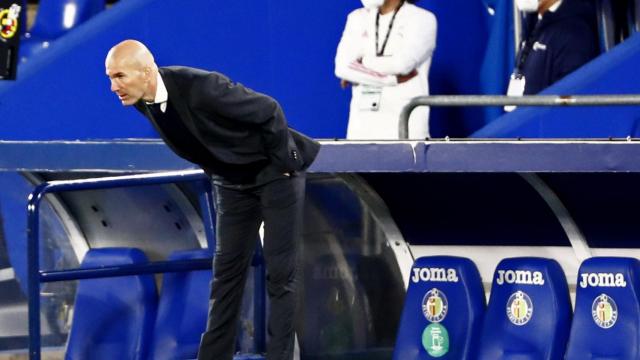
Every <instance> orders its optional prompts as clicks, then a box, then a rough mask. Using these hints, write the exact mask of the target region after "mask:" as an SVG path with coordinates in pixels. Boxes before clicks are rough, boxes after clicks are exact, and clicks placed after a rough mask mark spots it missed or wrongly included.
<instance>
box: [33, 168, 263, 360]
mask: <svg viewBox="0 0 640 360" xmlns="http://www.w3.org/2000/svg"><path fill="white" fill-rule="evenodd" d="M188 181H208V177H207V176H206V175H205V174H204V172H202V171H200V170H194V171H184V172H165V173H155V174H143V175H126V176H112V177H102V178H91V179H82V180H68V181H50V182H45V183H43V184H40V185H38V186H36V188H35V189H34V190H33V191H32V192H31V194H30V195H29V202H28V206H27V212H28V234H27V236H28V239H27V242H28V244H27V257H28V259H27V261H28V269H27V270H28V290H27V291H28V301H29V359H30V360H40V355H41V354H40V353H41V334H40V329H41V328H40V283H46V282H54V281H69V280H79V279H92V278H102V277H114V276H127V275H136V274H152V273H166V272H182V271H192V270H205V269H211V259H199V260H173V261H156V262H149V263H146V264H136V265H114V266H107V267H100V268H76V269H64V270H55V271H41V270H40V247H39V242H40V232H39V231H40V230H39V223H40V216H39V212H40V205H41V202H42V200H43V199H44V198H45V195H47V194H53V193H59V192H66V191H78V190H97V189H112V188H119V187H131V186H148V185H163V184H171V183H176V182H188ZM206 189H207V190H206V191H204V194H203V195H204V196H205V200H206V203H207V206H206V207H207V209H203V218H204V219H203V222H204V223H205V228H208V231H205V232H206V233H207V234H208V236H209V237H211V236H212V229H213V216H214V215H213V214H214V210H213V198H212V197H213V196H212V193H211V191H210V189H209V188H208V187H206ZM252 265H254V266H255V265H256V261H255V259H254V262H253V263H252ZM256 269H257V271H258V272H259V274H258V275H262V272H263V271H264V268H263V267H262V266H257V267H256ZM255 290H256V293H257V294H264V280H263V276H256V283H255ZM254 307H255V312H254V314H255V322H256V323H255V327H256V329H264V328H265V326H264V314H265V299H264V296H255V297H254ZM254 340H255V347H256V349H257V350H259V351H262V350H264V348H265V335H264V333H263V331H256V332H255V338H254Z"/></svg>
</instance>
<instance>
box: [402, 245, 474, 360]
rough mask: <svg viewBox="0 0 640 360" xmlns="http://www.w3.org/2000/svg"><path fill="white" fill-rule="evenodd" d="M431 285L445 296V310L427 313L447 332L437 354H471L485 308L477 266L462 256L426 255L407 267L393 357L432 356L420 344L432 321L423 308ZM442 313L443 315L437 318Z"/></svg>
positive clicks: (460, 356)
mask: <svg viewBox="0 0 640 360" xmlns="http://www.w3.org/2000/svg"><path fill="white" fill-rule="evenodd" d="M420 275H421V276H420ZM445 280H448V281H445ZM434 288H435V289H437V290H438V292H439V297H440V299H442V301H443V302H444V299H445V298H446V303H447V311H446V313H444V310H443V311H442V313H441V314H440V315H439V316H437V317H436V318H433V315H430V317H431V318H432V320H433V321H434V322H439V324H440V325H442V326H444V328H445V329H446V330H447V332H448V335H449V351H448V352H447V353H446V354H444V355H442V356H440V357H438V358H439V359H443V360H444V359H470V358H475V355H476V353H477V350H478V349H477V347H478V339H479V335H480V330H481V329H482V316H483V315H484V308H485V298H484V290H483V288H482V279H481V278H480V274H479V273H478V269H477V268H476V266H475V265H474V263H473V262H472V261H471V260H469V259H466V258H461V257H453V256H430V257H422V258H419V259H417V260H416V261H415V263H414V264H413V267H412V269H411V277H410V280H409V288H408V290H407V297H406V298H405V303H404V309H403V311H402V317H401V320H400V329H399V330H398V337H397V340H396V346H395V349H394V353H393V358H394V359H395V360H413V359H416V360H417V359H432V358H433V357H432V356H431V355H429V354H428V352H427V351H426V350H425V348H424V347H423V345H422V333H423V331H425V328H426V327H427V326H429V324H431V323H432V321H429V320H428V319H427V315H425V314H424V312H423V303H424V302H425V300H426V298H427V294H428V293H429V292H430V291H432V289H434ZM429 294H433V292H431V293H429ZM443 295H444V296H443ZM442 315H444V318H442V319H440V318H441V317H442Z"/></svg>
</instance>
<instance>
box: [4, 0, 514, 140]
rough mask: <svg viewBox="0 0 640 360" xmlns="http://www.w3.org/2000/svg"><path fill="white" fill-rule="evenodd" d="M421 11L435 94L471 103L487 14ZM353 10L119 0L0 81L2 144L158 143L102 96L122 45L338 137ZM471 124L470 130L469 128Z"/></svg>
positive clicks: (480, 9)
mask: <svg viewBox="0 0 640 360" xmlns="http://www.w3.org/2000/svg"><path fill="white" fill-rule="evenodd" d="M492 2H493V3H501V2H508V0H494V1H492ZM419 5H421V6H423V7H426V8H429V9H431V10H432V11H433V12H434V13H436V16H437V17H438V22H439V34H438V45H437V49H436V53H435V58H434V61H433V67H432V71H431V83H432V92H433V93H434V94H435V93H439V94H450V93H477V92H478V91H479V84H478V82H479V81H480V77H479V72H480V66H481V64H482V61H483V58H484V56H485V49H486V44H487V36H488V34H489V30H490V27H491V26H493V25H492V22H491V21H490V20H491V19H490V16H489V15H488V12H487V11H486V6H487V5H486V4H485V3H484V2H483V1H481V0H447V1H445V2H443V1H440V0H423V1H421V2H419ZM360 6H361V4H360V1H358V0H332V1H313V2H305V1H293V0H234V1H219V0H208V1H196V0H180V1H177V0H126V1H120V2H118V3H116V5H115V6H113V7H112V8H111V9H109V10H107V11H105V12H103V13H101V14H99V15H97V16H96V17H94V18H93V19H91V20H89V21H88V22H86V23H84V24H82V25H80V26H79V27H78V28H76V29H75V30H73V31H71V32H70V33H69V34H68V35H65V36H64V37H63V38H61V39H60V40H57V41H55V42H53V43H52V46H51V47H50V48H49V49H48V50H47V51H45V52H42V53H39V54H38V55H37V56H34V57H32V58H31V59H30V60H29V61H28V62H27V63H24V64H22V66H21V68H20V69H19V74H18V78H19V79H18V81H16V82H15V83H14V82H3V83H0V99H1V100H0V118H1V119H0V121H1V122H2V125H3V127H2V130H1V131H0V139H4V140H45V139H109V138H131V137H136V138H139V137H157V135H156V134H155V132H154V130H153V129H152V128H151V127H150V126H149V125H148V124H147V123H146V121H145V120H144V119H143V118H142V117H141V116H140V115H138V114H137V113H136V112H135V111H133V110H131V109H124V108H122V107H121V106H120V104H119V102H118V100H117V98H116V97H115V96H114V95H113V94H111V93H110V91H109V83H108V81H107V78H106V76H105V75H104V56H105V54H106V53H107V51H108V50H109V48H110V47H111V46H112V45H114V44H115V43H117V42H119V41H121V40H123V39H126V38H135V39H139V40H141V41H143V42H145V43H147V45H148V46H149V47H150V49H151V50H152V51H153V52H154V53H155V55H156V60H157V62H158V64H160V65H175V64H180V65H190V66H195V67H201V68H205V69H212V70H217V71H221V72H223V73H226V74H227V75H229V76H230V77H231V78H232V79H234V80H236V81H238V82H242V83H243V84H245V85H247V86H249V87H251V88H254V89H255V90H258V91H262V92H266V93H269V94H270V95H272V96H274V97H275V98H277V99H278V100H279V101H280V103H281V104H282V105H283V107H284V108H285V111H286V113H287V115H288V118H289V122H290V123H291V125H292V126H293V127H295V128H298V129H299V130H301V131H303V132H306V133H308V134H310V135H312V136H314V137H319V138H341V137H344V134H345V132H346V125H347V117H348V110H349V99H350V91H345V90H342V89H340V87H339V82H338V79H336V78H335V76H334V74H333V66H334V56H335V49H336V46H337V44H338V41H339V39H340V36H341V34H342V30H343V28H344V23H345V21H346V17H347V14H348V13H349V12H350V11H351V10H353V9H355V8H358V7H360ZM469 29H472V31H469ZM495 51H498V50H495ZM492 55H493V56H497V55H496V53H495V52H492ZM478 114H479V113H478V111H477V110H474V109H470V110H465V111H462V112H461V111H460V109H453V108H452V109H448V110H437V111H434V115H433V119H434V125H433V129H434V133H435V135H452V136H455V135H458V136H461V135H465V134H468V133H470V132H471V130H475V129H476V128H477V127H478V122H477V121H478V118H477V116H476V115H478ZM473 116H476V117H475V118H473V119H471V121H472V123H473V124H474V125H468V123H467V120H468V119H470V118H471V117H473Z"/></svg>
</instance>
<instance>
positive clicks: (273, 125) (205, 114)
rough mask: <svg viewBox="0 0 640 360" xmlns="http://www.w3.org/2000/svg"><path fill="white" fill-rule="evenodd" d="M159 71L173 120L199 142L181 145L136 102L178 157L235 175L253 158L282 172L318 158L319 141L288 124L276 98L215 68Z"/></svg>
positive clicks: (301, 167)
mask: <svg viewBox="0 0 640 360" xmlns="http://www.w3.org/2000/svg"><path fill="white" fill-rule="evenodd" d="M159 72H160V76H161V77H162V80H163V82H164V84H165V86H166V88H167V92H168V94H169V100H168V104H169V106H173V108H174V109H175V112H173V114H177V116H176V115H173V117H176V119H171V120H172V121H180V122H181V123H182V124H183V125H184V128H186V130H185V131H186V132H188V133H189V136H190V137H191V136H192V139H193V141H196V142H197V144H193V145H197V146H179V145H178V144H177V143H176V142H175V138H173V139H172V136H171V135H172V134H167V133H166V130H165V128H163V127H162V126H159V123H158V121H157V119H154V116H153V115H152V114H151V112H150V111H149V110H148V109H147V106H146V105H145V104H144V103H143V102H142V101H140V102H138V103H137V104H136V105H135V107H136V109H138V110H139V111H140V112H141V113H143V114H144V115H145V116H146V117H147V118H148V119H149V120H150V121H151V122H152V123H153V125H154V127H155V128H156V130H158V132H159V134H160V136H161V137H162V138H163V140H164V141H165V142H166V143H167V145H168V146H169V147H170V148H171V149H172V150H173V151H174V152H175V153H176V154H178V155H179V156H180V157H182V158H184V159H186V160H189V161H191V162H194V163H196V164H198V165H200V166H202V167H203V168H205V170H207V172H210V173H213V174H215V175H220V176H222V177H223V178H227V177H230V178H233V175H234V174H233V173H232V172H233V171H242V169H245V170H246V169H251V168H252V167H254V166H255V164H267V165H272V166H274V167H276V168H277V169H278V171H281V172H294V171H300V170H305V169H307V168H308V167H309V166H310V165H311V163H312V162H313V160H314V159H315V157H316V155H317V153H318V151H319V149H320V144H319V143H318V142H317V141H315V140H313V139H311V138H309V137H307V136H305V135H303V134H301V133H299V132H296V131H294V130H292V129H289V128H288V126H287V120H286V118H285V116H284V113H283V111H282V108H281V107H280V105H279V104H278V103H277V102H276V101H275V100H274V99H273V98H271V97H269V96H267V95H264V94H260V93H257V92H254V91H252V90H250V89H248V88H246V87H244V86H243V85H241V84H238V83H233V82H231V81H230V80H229V79H228V78H227V77H226V76H224V75H222V74H220V73H216V72H208V71H204V70H199V69H195V68H189V67H179V66H171V67H163V68H159ZM169 114H172V113H169ZM168 116H172V115H168ZM194 152H197V153H194ZM203 152H207V153H206V154H203ZM207 159H208V160H207ZM230 169H231V170H230ZM234 169H236V170H234Z"/></svg>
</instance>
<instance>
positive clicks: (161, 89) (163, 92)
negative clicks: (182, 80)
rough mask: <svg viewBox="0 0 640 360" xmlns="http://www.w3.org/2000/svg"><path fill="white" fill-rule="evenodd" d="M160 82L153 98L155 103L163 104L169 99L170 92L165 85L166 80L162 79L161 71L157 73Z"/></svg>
mask: <svg viewBox="0 0 640 360" xmlns="http://www.w3.org/2000/svg"><path fill="white" fill-rule="evenodd" d="M156 76H157V79H158V83H157V85H156V97H155V99H154V100H153V103H154V104H161V103H165V102H167V100H169V93H168V92H167V87H166V86H164V81H162V76H160V73H157V75H156Z"/></svg>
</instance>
